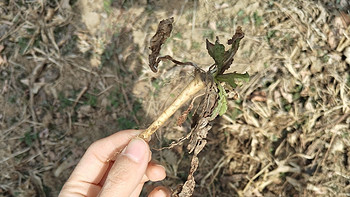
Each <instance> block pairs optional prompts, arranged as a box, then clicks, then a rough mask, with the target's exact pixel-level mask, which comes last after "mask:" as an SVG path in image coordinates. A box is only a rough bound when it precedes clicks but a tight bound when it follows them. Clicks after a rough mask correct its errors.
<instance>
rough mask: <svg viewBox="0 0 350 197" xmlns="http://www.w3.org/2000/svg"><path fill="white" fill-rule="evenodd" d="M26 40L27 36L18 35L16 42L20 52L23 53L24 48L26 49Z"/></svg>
mask: <svg viewBox="0 0 350 197" xmlns="http://www.w3.org/2000/svg"><path fill="white" fill-rule="evenodd" d="M28 42H29V38H25V37H20V38H19V39H18V41H17V44H18V46H19V52H20V53H21V54H23V53H24V50H25V49H26V47H27V45H28Z"/></svg>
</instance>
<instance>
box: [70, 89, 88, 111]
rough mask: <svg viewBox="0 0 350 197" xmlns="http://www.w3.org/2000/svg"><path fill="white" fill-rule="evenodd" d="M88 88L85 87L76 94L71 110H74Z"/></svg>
mask: <svg viewBox="0 0 350 197" xmlns="http://www.w3.org/2000/svg"><path fill="white" fill-rule="evenodd" d="M87 89H88V86H85V87H84V88H83V89H82V90H81V91H80V93H79V94H78V96H77V98H76V99H75V101H74V104H73V106H72V110H74V108H75V106H76V105H77V104H78V102H79V100H80V99H81V97H82V96H83V95H84V94H85V92H86V91H87Z"/></svg>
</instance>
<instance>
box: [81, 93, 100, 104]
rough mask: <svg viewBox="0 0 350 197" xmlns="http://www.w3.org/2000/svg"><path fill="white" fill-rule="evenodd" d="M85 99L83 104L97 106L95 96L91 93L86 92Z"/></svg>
mask: <svg viewBox="0 0 350 197" xmlns="http://www.w3.org/2000/svg"><path fill="white" fill-rule="evenodd" d="M86 98H87V101H85V102H84V104H85V105H90V106H91V107H96V106H97V96H95V95H93V94H88V93H87V94H86Z"/></svg>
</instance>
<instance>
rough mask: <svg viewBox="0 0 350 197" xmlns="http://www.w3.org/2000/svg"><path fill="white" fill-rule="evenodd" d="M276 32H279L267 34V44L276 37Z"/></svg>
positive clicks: (273, 31) (272, 31) (274, 31)
mask: <svg viewBox="0 0 350 197" xmlns="http://www.w3.org/2000/svg"><path fill="white" fill-rule="evenodd" d="M276 32H277V30H271V31H268V32H267V33H266V39H267V42H270V40H271V39H272V38H273V37H275V36H276Z"/></svg>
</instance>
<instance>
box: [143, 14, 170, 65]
mask: <svg viewBox="0 0 350 197" xmlns="http://www.w3.org/2000/svg"><path fill="white" fill-rule="evenodd" d="M173 22H174V18H173V17H171V18H168V19H165V20H162V21H160V22H159V25H158V29H157V32H156V34H155V35H154V36H153V37H152V38H151V41H150V49H151V51H152V53H151V54H150V55H149V67H150V68H151V70H152V71H153V72H157V69H158V63H159V61H157V57H158V56H159V52H160V49H161V48H162V45H163V44H164V42H165V41H166V39H168V38H169V36H170V34H171V31H172V30H173Z"/></svg>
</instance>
